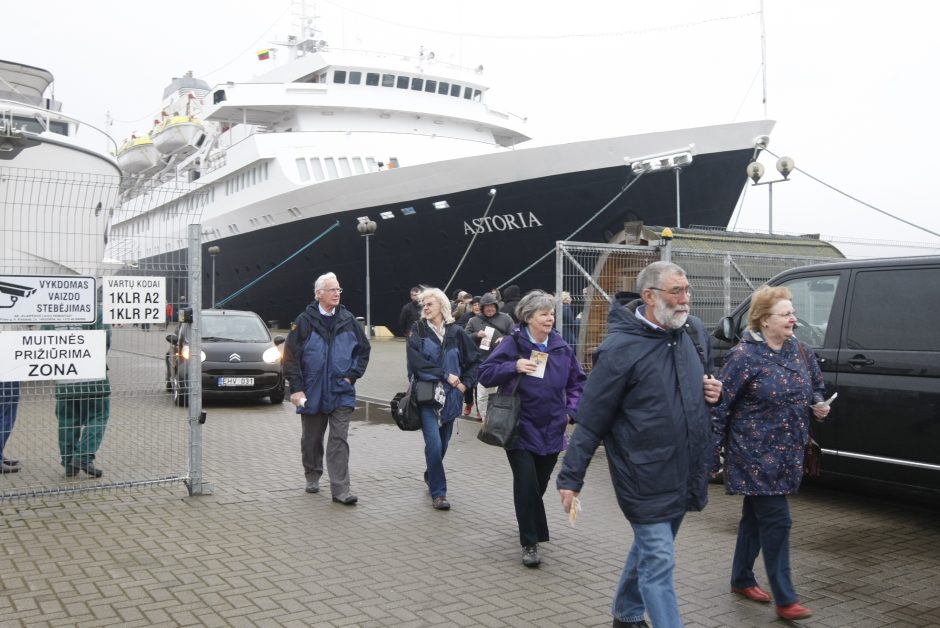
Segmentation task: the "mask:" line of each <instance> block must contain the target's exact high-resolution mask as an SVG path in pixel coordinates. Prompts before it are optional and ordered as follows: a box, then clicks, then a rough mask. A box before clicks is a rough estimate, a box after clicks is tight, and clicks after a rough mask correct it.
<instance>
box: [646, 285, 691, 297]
mask: <svg viewBox="0 0 940 628" xmlns="http://www.w3.org/2000/svg"><path fill="white" fill-rule="evenodd" d="M650 290H658V291H660V292H665V293H666V294H668V295H670V296H673V297H677V296H679V295H680V294H682V293H683V292H684V293H685V296H687V297H690V296H692V287H691V286H686V287H685V288H683V287H681V286H676V287H675V288H670V289H669V290H663V289H662V288H654V287H653V286H650Z"/></svg>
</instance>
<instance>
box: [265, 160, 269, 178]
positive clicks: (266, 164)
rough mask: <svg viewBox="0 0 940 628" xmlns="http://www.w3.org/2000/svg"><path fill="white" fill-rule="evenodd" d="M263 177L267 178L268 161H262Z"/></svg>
mask: <svg viewBox="0 0 940 628" xmlns="http://www.w3.org/2000/svg"><path fill="white" fill-rule="evenodd" d="M264 178H265V180H267V178H268V162H264Z"/></svg>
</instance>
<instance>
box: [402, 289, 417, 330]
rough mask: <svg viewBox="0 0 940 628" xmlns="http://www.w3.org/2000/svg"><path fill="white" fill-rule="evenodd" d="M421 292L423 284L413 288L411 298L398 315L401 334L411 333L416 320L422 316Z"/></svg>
mask: <svg viewBox="0 0 940 628" xmlns="http://www.w3.org/2000/svg"><path fill="white" fill-rule="evenodd" d="M419 294H421V286H415V287H414V288H412V289H411V300H410V301H408V303H405V304H404V305H403V306H402V307H401V313H400V314H399V315H398V328H399V329H400V330H401V335H402V336H405V337H407V336H408V334H409V333H411V327H412V325H414V323H415V321H416V320H418V319H419V318H421V303H420V302H419V300H418V295H419Z"/></svg>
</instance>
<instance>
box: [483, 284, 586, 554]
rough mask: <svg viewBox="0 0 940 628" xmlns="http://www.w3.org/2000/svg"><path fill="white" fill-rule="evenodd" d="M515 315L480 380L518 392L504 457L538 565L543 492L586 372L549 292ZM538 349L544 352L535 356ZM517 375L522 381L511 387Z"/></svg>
mask: <svg viewBox="0 0 940 628" xmlns="http://www.w3.org/2000/svg"><path fill="white" fill-rule="evenodd" d="M516 316H517V317H518V318H519V321H520V324H519V325H518V326H517V327H515V328H514V329H513V330H512V333H511V334H509V335H508V336H506V337H505V338H504V339H503V341H502V342H501V343H499V346H498V347H496V349H495V350H494V351H493V352H492V354H491V355H490V357H489V358H488V359H487V360H486V361H485V362H484V363H483V364H482V365H481V366H480V383H481V384H484V385H486V386H503V387H504V388H505V387H512V388H513V390H514V391H516V392H518V394H519V400H520V411H519V440H518V442H517V443H515V444H514V445H511V446H510V447H507V449H506V457H507V458H508V459H509V467H510V468H511V469H512V494H513V502H514V503H515V508H516V522H517V523H518V526H519V543H520V544H521V545H522V564H523V565H525V566H526V567H537V566H538V565H539V564H540V563H541V557H540V556H539V543H546V542H547V541H548V540H549V535H548V520H547V519H546V517H545V504H544V502H543V501H542V498H543V496H544V495H545V489H546V488H548V480H549V478H550V477H551V475H552V470H553V469H554V468H555V463H556V462H557V461H558V454H559V452H561V451H564V449H565V448H566V447H567V445H568V435H567V432H566V428H567V426H568V421H569V419H570V418H571V417H573V416H574V414H575V411H576V410H577V408H578V403H579V401H580V400H581V389H582V388H583V387H584V380H585V379H586V378H585V375H584V371H583V370H582V369H581V365H580V364H579V363H578V360H577V357H576V356H575V354H574V350H573V349H572V348H571V346H570V345H569V344H568V343H567V342H565V340H564V338H562V336H561V334H559V333H558V332H557V331H555V329H554V326H555V299H554V298H553V297H552V296H551V295H549V294H546V293H545V292H542V291H541V290H534V291H532V292H530V293H529V294H527V295H525V296H524V297H522V299H521V300H520V301H519V305H518V307H517V308H516ZM533 354H536V355H533ZM538 354H544V355H542V356H540V359H539V361H536V360H534V359H533V358H536V357H539V356H538ZM540 364H541V366H540ZM515 380H518V385H516V386H515V387H513V386H512V383H513V382H514V381H515Z"/></svg>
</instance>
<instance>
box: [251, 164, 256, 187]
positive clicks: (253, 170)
mask: <svg viewBox="0 0 940 628" xmlns="http://www.w3.org/2000/svg"><path fill="white" fill-rule="evenodd" d="M251 184H252V185H254V184H255V169H254V168H252V169H251Z"/></svg>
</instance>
